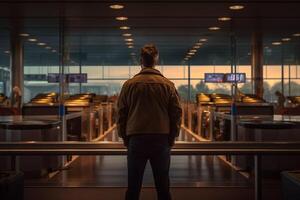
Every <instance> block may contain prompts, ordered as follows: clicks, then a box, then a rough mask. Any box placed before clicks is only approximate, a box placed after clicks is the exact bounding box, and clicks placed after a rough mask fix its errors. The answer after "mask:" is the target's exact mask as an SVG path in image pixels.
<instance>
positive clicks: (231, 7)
mask: <svg viewBox="0 0 300 200" xmlns="http://www.w3.org/2000/svg"><path fill="white" fill-rule="evenodd" d="M244 8H245V7H244V6H242V5H232V6H229V9H230V10H242V9H244Z"/></svg>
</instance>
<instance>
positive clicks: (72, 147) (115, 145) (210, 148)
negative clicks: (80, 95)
mask: <svg viewBox="0 0 300 200" xmlns="http://www.w3.org/2000/svg"><path fill="white" fill-rule="evenodd" d="M126 153H127V150H126V149H125V148H124V146H123V144H122V143H119V142H9V143H8V142H2V143H0V155H6V156H7V155H8V156H12V158H14V159H16V156H32V155H126ZM171 153H172V155H253V156H254V191H255V200H261V199H262V174H261V170H262V169H261V157H262V156H268V155H300V143H299V142H198V143H187V142H178V143H176V144H175V146H174V147H173V149H172V151H171ZM14 159H13V160H14ZM12 166H14V165H12Z"/></svg>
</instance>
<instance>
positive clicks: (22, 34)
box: [19, 33, 30, 37]
mask: <svg viewBox="0 0 300 200" xmlns="http://www.w3.org/2000/svg"><path fill="white" fill-rule="evenodd" d="M19 36H22V37H28V36H30V35H29V34H28V33H20V34H19Z"/></svg>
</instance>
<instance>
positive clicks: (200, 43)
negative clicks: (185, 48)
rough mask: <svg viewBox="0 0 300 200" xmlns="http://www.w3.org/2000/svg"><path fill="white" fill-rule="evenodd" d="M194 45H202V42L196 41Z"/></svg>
mask: <svg viewBox="0 0 300 200" xmlns="http://www.w3.org/2000/svg"><path fill="white" fill-rule="evenodd" d="M195 45H197V46H201V45H203V43H202V42H197V43H196V44H195Z"/></svg>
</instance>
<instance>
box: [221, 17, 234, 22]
mask: <svg viewBox="0 0 300 200" xmlns="http://www.w3.org/2000/svg"><path fill="white" fill-rule="evenodd" d="M218 20H219V21H222V22H226V21H230V20H231V18H230V17H219V18H218Z"/></svg>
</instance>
